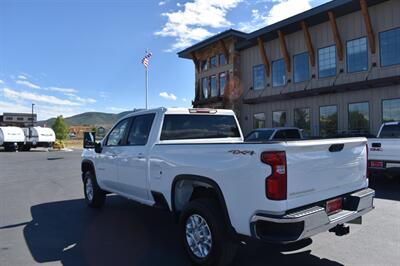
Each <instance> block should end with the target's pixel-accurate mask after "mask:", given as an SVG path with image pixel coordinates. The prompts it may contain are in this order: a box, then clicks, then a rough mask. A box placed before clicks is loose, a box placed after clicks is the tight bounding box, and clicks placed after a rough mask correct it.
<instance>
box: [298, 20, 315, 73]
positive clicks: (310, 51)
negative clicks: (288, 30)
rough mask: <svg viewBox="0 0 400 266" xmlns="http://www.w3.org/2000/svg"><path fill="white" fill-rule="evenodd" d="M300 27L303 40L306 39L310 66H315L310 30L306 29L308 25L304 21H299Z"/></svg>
mask: <svg viewBox="0 0 400 266" xmlns="http://www.w3.org/2000/svg"><path fill="white" fill-rule="evenodd" d="M301 28H302V29H303V33H304V40H305V41H306V46H307V50H308V55H309V57H310V64H311V66H312V67H315V50H314V46H313V44H312V41H311V35H310V31H309V30H308V26H307V24H306V23H305V22H304V21H302V22H301Z"/></svg>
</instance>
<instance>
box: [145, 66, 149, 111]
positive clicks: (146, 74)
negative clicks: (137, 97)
mask: <svg viewBox="0 0 400 266" xmlns="http://www.w3.org/2000/svg"><path fill="white" fill-rule="evenodd" d="M145 69H146V70H145V76H146V77H145V79H146V84H145V94H146V110H147V90H148V86H149V79H148V68H147V67H145Z"/></svg>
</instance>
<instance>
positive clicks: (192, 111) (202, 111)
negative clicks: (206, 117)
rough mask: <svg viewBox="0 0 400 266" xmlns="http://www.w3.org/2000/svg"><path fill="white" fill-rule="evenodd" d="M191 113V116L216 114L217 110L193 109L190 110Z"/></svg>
mask: <svg viewBox="0 0 400 266" xmlns="http://www.w3.org/2000/svg"><path fill="white" fill-rule="evenodd" d="M189 113H191V114H216V113H217V110H216V109H209V108H191V109H189Z"/></svg>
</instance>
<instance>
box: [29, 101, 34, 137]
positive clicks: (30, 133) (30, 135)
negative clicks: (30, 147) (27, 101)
mask: <svg viewBox="0 0 400 266" xmlns="http://www.w3.org/2000/svg"><path fill="white" fill-rule="evenodd" d="M34 106H35V104H34V103H32V117H31V127H30V128H29V138H32V128H33V126H34V124H33V107H34Z"/></svg>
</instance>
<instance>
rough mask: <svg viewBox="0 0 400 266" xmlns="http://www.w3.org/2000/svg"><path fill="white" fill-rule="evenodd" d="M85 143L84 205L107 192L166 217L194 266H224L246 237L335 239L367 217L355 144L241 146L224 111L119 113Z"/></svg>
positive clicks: (361, 147) (362, 149)
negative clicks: (327, 235)
mask: <svg viewBox="0 0 400 266" xmlns="http://www.w3.org/2000/svg"><path fill="white" fill-rule="evenodd" d="M88 136H89V137H86V136H85V142H84V147H85V148H86V149H85V150H84V151H83V154H82V166H81V167H82V181H83V185H84V194H85V198H86V201H87V204H88V205H89V206H91V207H101V206H102V205H103V204H104V202H105V199H106V194H108V193H116V194H119V195H122V196H124V197H126V198H129V199H132V200H135V201H138V202H141V203H143V204H146V205H151V206H156V207H163V208H166V209H167V210H169V211H171V212H174V213H175V214H177V215H178V217H179V228H180V236H179V237H180V239H181V240H182V242H183V245H184V249H185V251H186V253H187V254H188V256H189V258H190V259H191V260H192V262H193V263H194V264H196V265H226V264H228V263H229V262H231V261H232V259H233V258H234V255H235V252H236V249H237V246H238V243H239V240H242V241H243V240H246V239H249V238H250V237H251V238H256V239H261V240H265V241H268V242H276V243H282V242H293V241H297V240H301V239H304V238H309V237H311V236H313V235H315V234H317V233H321V232H325V231H328V230H329V231H331V232H335V233H336V234H337V235H343V234H346V233H348V232H349V227H348V226H344V223H347V222H353V223H355V222H358V223H360V222H361V216H362V215H364V214H365V213H367V212H369V211H371V210H372V209H373V208H374V207H373V198H374V195H375V192H374V190H372V189H369V188H368V179H367V146H366V144H367V140H366V139H365V138H347V139H325V140H301V141H273V142H263V143H252V142H246V143H245V142H244V141H243V135H242V132H241V129H240V127H239V124H238V121H237V119H236V117H235V115H234V113H233V112H232V111H230V110H215V109H166V108H159V109H154V110H146V111H140V112H135V113H132V114H129V115H128V116H126V117H124V118H122V119H121V120H120V121H119V122H117V123H116V125H115V126H114V127H113V128H112V129H111V130H110V132H109V133H108V134H107V135H106V137H105V138H104V139H103V140H102V141H101V142H100V143H96V142H95V139H94V137H93V136H92V135H90V134H88ZM160 222H161V221H160Z"/></svg>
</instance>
